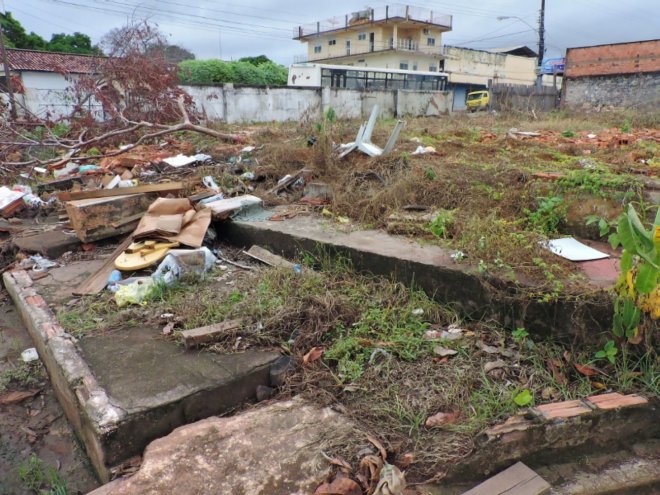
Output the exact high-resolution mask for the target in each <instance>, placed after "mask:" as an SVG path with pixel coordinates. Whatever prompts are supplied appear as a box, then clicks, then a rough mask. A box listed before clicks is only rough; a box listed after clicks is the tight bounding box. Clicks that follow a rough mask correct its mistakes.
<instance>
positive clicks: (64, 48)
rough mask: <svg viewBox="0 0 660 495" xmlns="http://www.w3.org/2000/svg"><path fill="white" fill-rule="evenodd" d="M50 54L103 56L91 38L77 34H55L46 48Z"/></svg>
mask: <svg viewBox="0 0 660 495" xmlns="http://www.w3.org/2000/svg"><path fill="white" fill-rule="evenodd" d="M46 49H47V50H48V51H49V52H64V53H80V54H84V55H102V52H101V50H100V48H99V47H97V46H93V45H92V40H91V39H90V37H89V36H87V35H86V34H83V33H78V32H75V33H73V34H64V33H60V34H54V35H52V36H51V38H50V42H49V43H48V46H47V48H46Z"/></svg>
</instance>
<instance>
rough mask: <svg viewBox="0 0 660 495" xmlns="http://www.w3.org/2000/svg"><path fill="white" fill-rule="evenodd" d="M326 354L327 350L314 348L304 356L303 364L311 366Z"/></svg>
mask: <svg viewBox="0 0 660 495" xmlns="http://www.w3.org/2000/svg"><path fill="white" fill-rule="evenodd" d="M324 352H325V349H324V348H323V347H312V348H311V349H310V350H309V352H308V353H307V354H305V356H303V364H309V363H313V362H314V361H317V360H318V359H319V358H320V357H321V356H323V353H324Z"/></svg>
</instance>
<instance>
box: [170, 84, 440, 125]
mask: <svg viewBox="0 0 660 495" xmlns="http://www.w3.org/2000/svg"><path fill="white" fill-rule="evenodd" d="M182 88H183V89H184V90H185V91H186V92H187V93H188V94H189V95H191V96H192V98H193V100H194V102H195V105H196V107H197V109H198V110H199V111H200V113H202V115H204V116H205V117H206V118H207V119H208V120H224V121H226V122H228V123H240V122H272V121H276V122H284V121H288V120H303V119H311V120H318V119H320V118H321V115H322V112H326V111H327V110H328V109H329V108H332V109H333V110H334V111H335V113H336V115H337V118H339V119H365V118H368V117H369V115H370V114H371V111H372V109H373V107H374V105H376V104H378V105H379V106H380V109H381V113H380V116H381V117H383V118H392V117H398V116H402V115H410V116H427V115H429V116H430V115H442V114H444V113H445V112H446V111H449V110H451V105H450V102H451V98H452V93H451V91H410V90H405V91H403V90H399V91H398V92H397V91H392V90H387V91H380V90H367V91H358V90H352V89H343V88H328V87H325V88H291V87H288V88H266V87H234V86H233V85H231V84H227V85H225V86H223V87H212V86H182Z"/></svg>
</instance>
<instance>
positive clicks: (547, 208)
mask: <svg viewBox="0 0 660 495" xmlns="http://www.w3.org/2000/svg"><path fill="white" fill-rule="evenodd" d="M538 200H539V201H538V206H537V208H536V210H534V211H532V210H529V209H527V208H526V209H525V210H524V213H525V215H526V216H527V222H528V223H529V226H530V227H531V228H532V230H535V231H537V232H541V233H544V234H553V233H556V232H557V227H559V224H560V223H561V222H563V221H564V219H565V217H566V208H565V206H564V199H563V198H562V197H561V196H552V197H550V198H538Z"/></svg>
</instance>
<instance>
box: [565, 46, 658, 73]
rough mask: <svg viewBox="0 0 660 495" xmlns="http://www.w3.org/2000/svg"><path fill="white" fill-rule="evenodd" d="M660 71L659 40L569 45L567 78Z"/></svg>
mask: <svg viewBox="0 0 660 495" xmlns="http://www.w3.org/2000/svg"><path fill="white" fill-rule="evenodd" d="M658 70H660V40H651V41H637V42H632V43H618V44H614V45H600V46H586V47H580V48H569V49H568V50H567V52H566V72H565V75H566V77H569V78H570V77H580V76H600V75H614V74H636V73H645V72H646V73H652V72H657V71H658Z"/></svg>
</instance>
